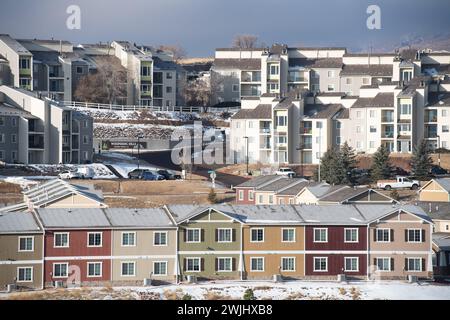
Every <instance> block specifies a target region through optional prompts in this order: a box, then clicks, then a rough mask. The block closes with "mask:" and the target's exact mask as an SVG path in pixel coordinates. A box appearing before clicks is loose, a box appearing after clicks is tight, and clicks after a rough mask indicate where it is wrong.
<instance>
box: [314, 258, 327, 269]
mask: <svg viewBox="0 0 450 320" xmlns="http://www.w3.org/2000/svg"><path fill="white" fill-rule="evenodd" d="M314 271H318V272H320V271H328V258H327V257H314Z"/></svg>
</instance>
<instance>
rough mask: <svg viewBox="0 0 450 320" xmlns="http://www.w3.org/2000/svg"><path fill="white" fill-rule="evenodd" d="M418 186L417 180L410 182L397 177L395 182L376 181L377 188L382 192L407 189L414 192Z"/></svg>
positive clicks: (404, 178)
mask: <svg viewBox="0 0 450 320" xmlns="http://www.w3.org/2000/svg"><path fill="white" fill-rule="evenodd" d="M419 186H420V182H419V181H418V180H410V179H408V178H406V177H400V176H399V177H397V178H396V179H395V180H394V179H392V180H378V181H377V187H378V188H380V189H384V190H391V189H402V188H408V189H411V190H416V189H418V188H419Z"/></svg>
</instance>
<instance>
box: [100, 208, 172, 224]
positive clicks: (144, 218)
mask: <svg viewBox="0 0 450 320" xmlns="http://www.w3.org/2000/svg"><path fill="white" fill-rule="evenodd" d="M104 212H105V214H106V216H107V217H108V219H109V221H110V222H111V225H112V226H113V227H138V228H139V227H173V226H174V225H173V223H172V220H171V219H170V218H169V216H168V215H167V213H166V211H165V210H164V209H163V208H148V209H127V208H108V209H105V210H104Z"/></svg>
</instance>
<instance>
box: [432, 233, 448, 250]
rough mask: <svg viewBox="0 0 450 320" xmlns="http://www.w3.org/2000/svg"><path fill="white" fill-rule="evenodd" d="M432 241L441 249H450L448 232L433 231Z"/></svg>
mask: <svg viewBox="0 0 450 320" xmlns="http://www.w3.org/2000/svg"><path fill="white" fill-rule="evenodd" d="M433 242H434V243H435V244H436V245H437V246H438V247H439V249H441V250H445V251H449V250H450V234H449V233H443V232H440V233H433Z"/></svg>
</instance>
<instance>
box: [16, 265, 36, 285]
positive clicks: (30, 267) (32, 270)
mask: <svg viewBox="0 0 450 320" xmlns="http://www.w3.org/2000/svg"><path fill="white" fill-rule="evenodd" d="M22 269H30V270H31V279H30V280H20V277H19V275H20V270H22ZM16 272H17V282H20V283H24V282H33V278H34V268H33V267H32V266H29V267H28V266H27V267H17V271H16Z"/></svg>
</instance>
